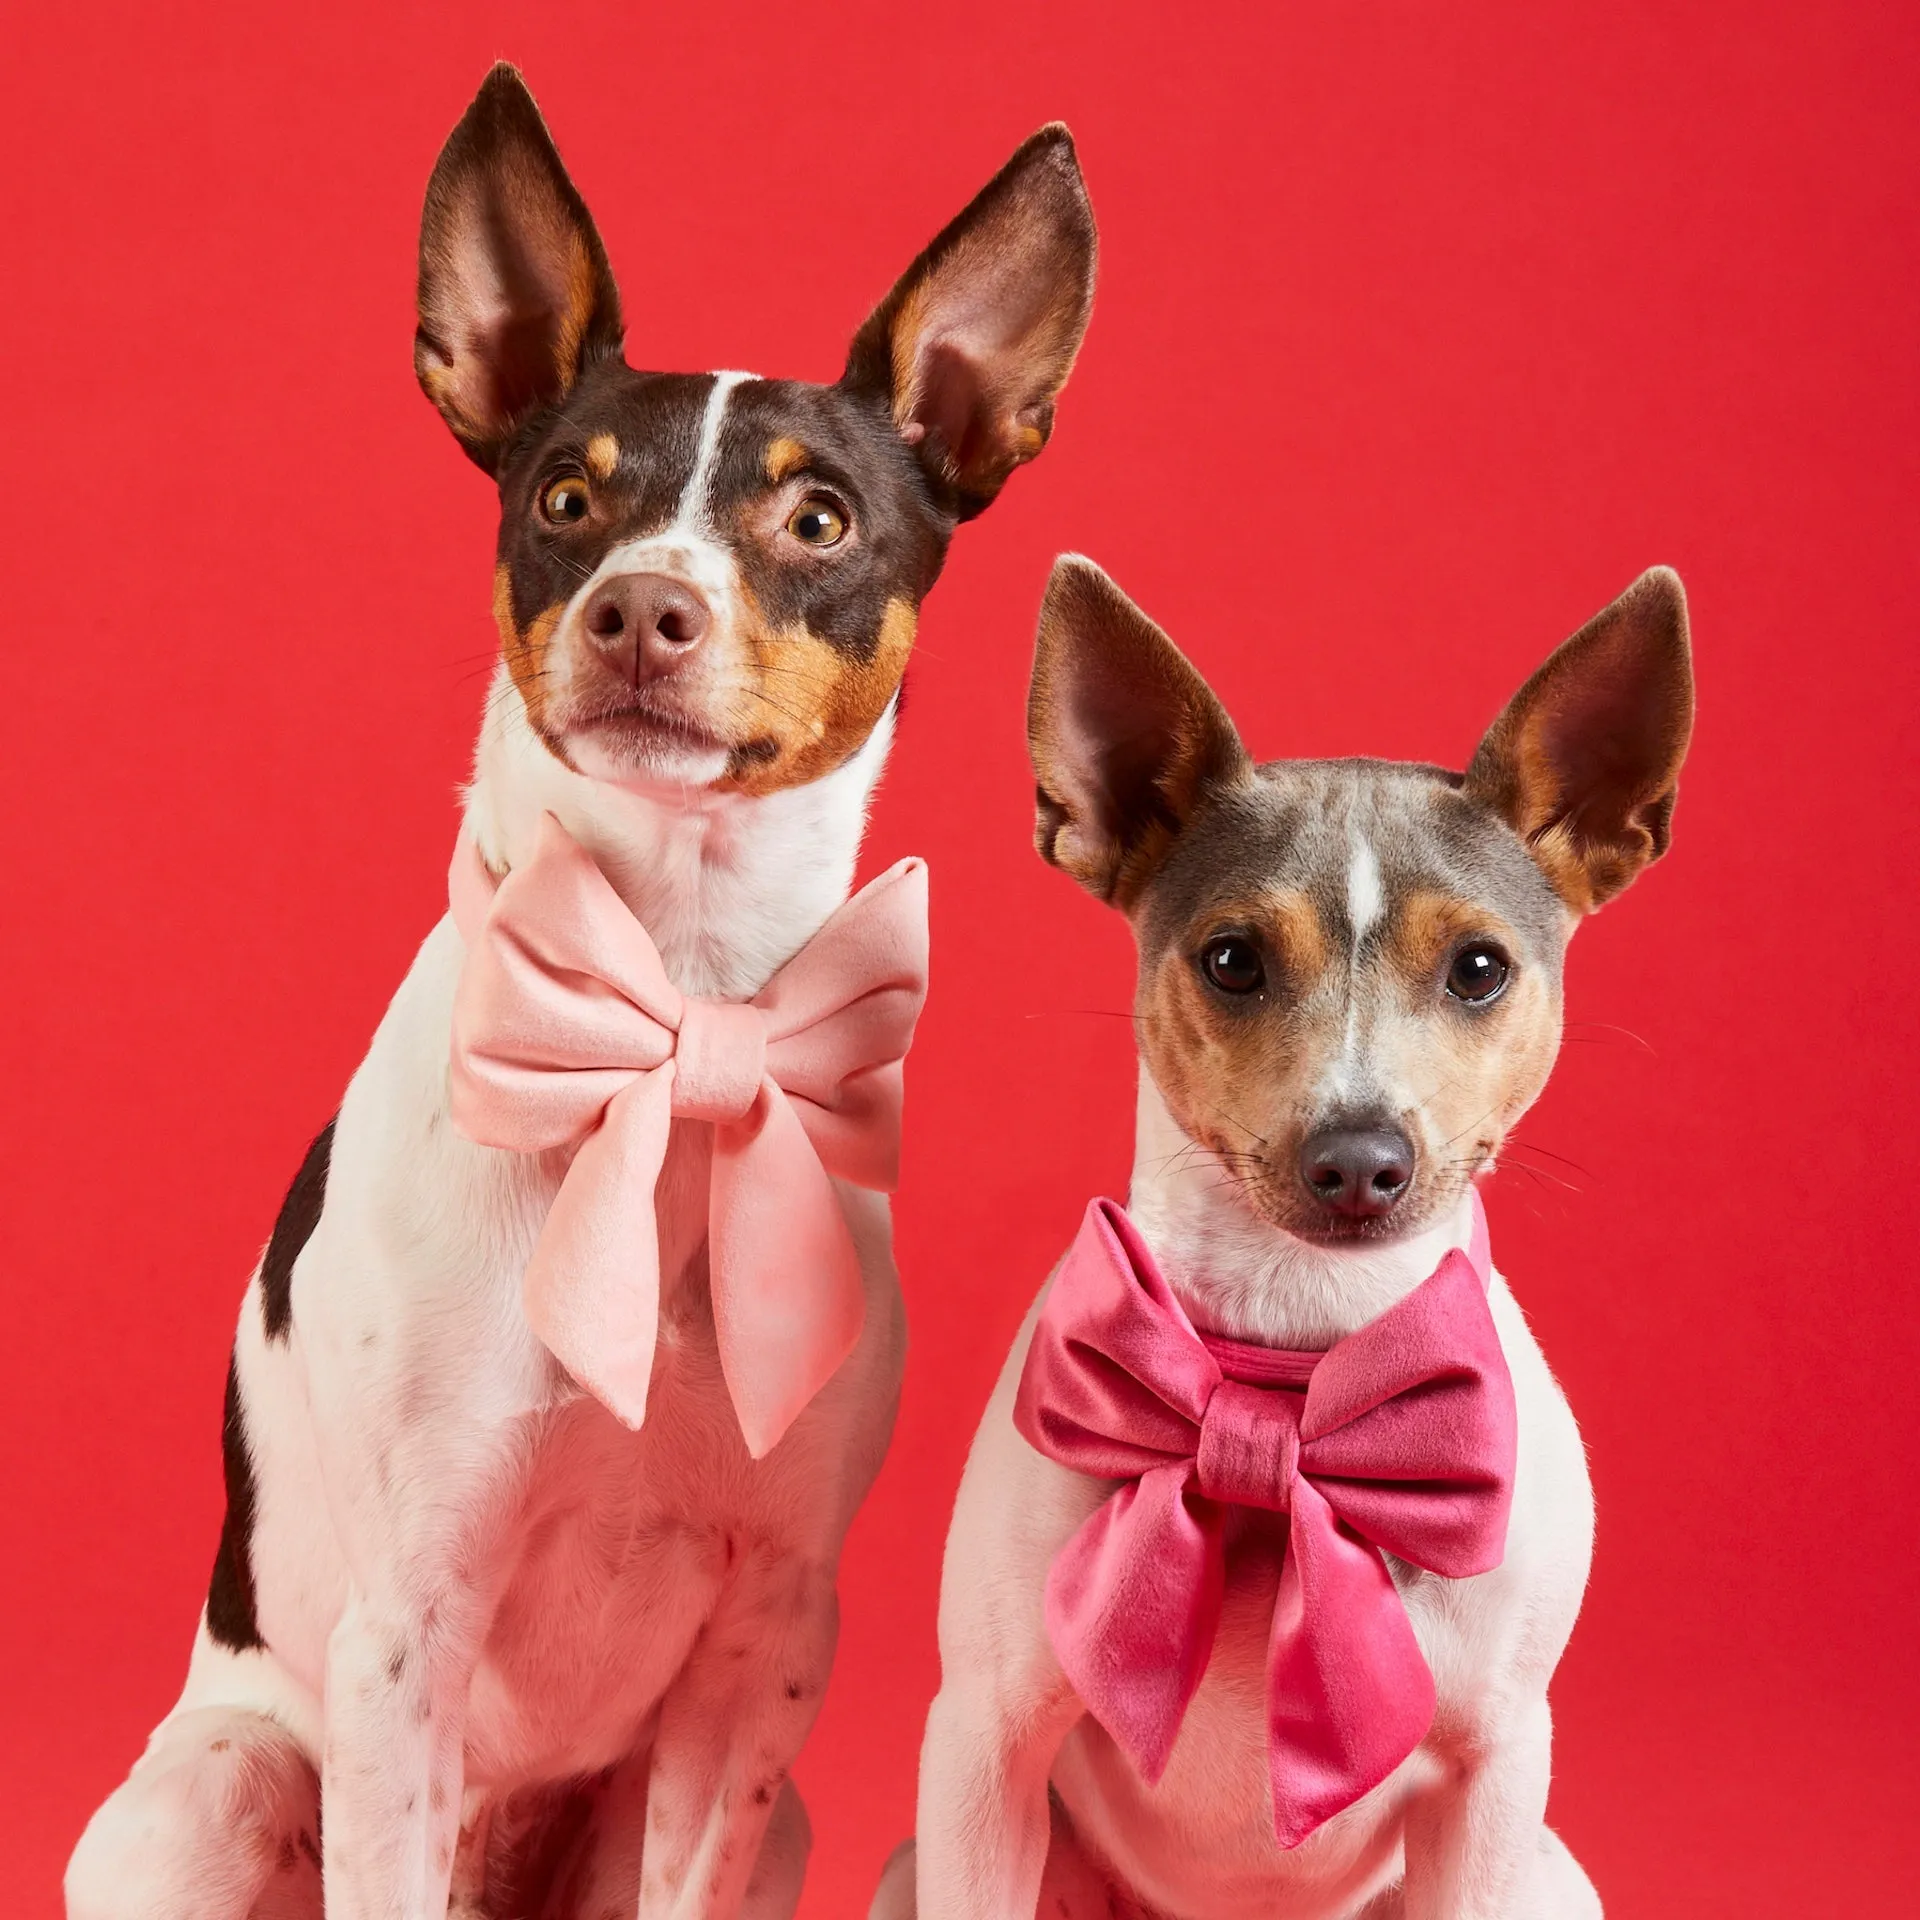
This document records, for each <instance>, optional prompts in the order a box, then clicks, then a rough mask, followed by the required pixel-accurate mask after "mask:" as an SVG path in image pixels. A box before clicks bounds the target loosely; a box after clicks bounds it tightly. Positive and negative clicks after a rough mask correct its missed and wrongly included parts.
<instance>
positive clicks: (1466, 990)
mask: <svg viewBox="0 0 1920 1920" xmlns="http://www.w3.org/2000/svg"><path fill="white" fill-rule="evenodd" d="M1512 971H1513V968H1512V966H1511V965H1510V964H1509V963H1508V960H1507V956H1506V955H1505V954H1504V953H1502V952H1501V951H1500V949H1499V948H1498V947H1495V946H1489V945H1488V944H1487V943H1486V942H1485V941H1484V940H1476V941H1475V942H1474V944H1473V945H1472V946H1470V947H1462V948H1461V949H1460V951H1459V952H1458V953H1456V954H1455V955H1454V956H1453V965H1452V966H1450V967H1449V968H1448V969H1447V991H1448V992H1449V993H1450V994H1452V995H1453V997H1454V998H1455V999H1456V1000H1465V1001H1467V1002H1469V1003H1470V1004H1472V1005H1475V1006H1482V1005H1484V1004H1485V1003H1486V1002H1487V1001H1489V1000H1492V999H1494V998H1495V997H1496V996H1497V995H1498V994H1499V993H1500V991H1501V989H1502V988H1503V987H1505V985H1506V984H1507V976H1508V975H1509V974H1510V973H1512Z"/></svg>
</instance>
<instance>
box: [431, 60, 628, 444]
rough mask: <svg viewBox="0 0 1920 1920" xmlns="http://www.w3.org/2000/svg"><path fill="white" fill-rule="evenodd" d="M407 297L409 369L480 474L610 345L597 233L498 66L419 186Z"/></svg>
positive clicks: (549, 144)
mask: <svg viewBox="0 0 1920 1920" xmlns="http://www.w3.org/2000/svg"><path fill="white" fill-rule="evenodd" d="M419 304H420V327H419V331H418V332H417V333H416V334H415V336H414V344H413V367H414V371H415V373H417V374H418V375H419V377H420V384H421V386H422V387H424V388H425V389H426V393H427V398H428V399H429V400H431V401H432V402H433V404H434V405H435V406H436V407H438V408H439V409H440V411H441V413H442V414H444V415H445V416H446V421H447V425H448V426H450V427H451V428H452V429H453V431H454V434H455V436H456V437H457V438H458V440H459V442H460V444H461V445H462V446H463V447H465V448H466V450H467V452H468V453H469V454H471V455H472V456H473V458H474V459H475V460H476V461H478V462H479V464H480V465H481V466H483V467H485V468H486V469H487V471H488V472H489V473H492V472H496V471H497V470H498V467H499V461H500V455H501V453H502V451H503V450H504V448H505V446H506V444H507V442H508V441H509V440H510V439H511V438H512V437H513V433H514V430H515V429H516V428H517V427H518V426H519V425H520V424H521V422H522V421H524V420H525V419H526V418H527V417H528V416H529V415H530V414H532V413H534V412H535V411H537V410H538V409H539V408H541V407H545V406H551V405H552V404H553V403H554V402H555V401H556V400H558V399H559V398H560V397H561V396H562V395H563V394H564V393H565V392H566V391H567V390H568V388H570V387H571V386H572V385H573V383H574V381H575V380H577V379H578V378H579V376H580V372H581V369H582V368H583V367H584V366H585V365H586V364H587V363H588V362H589V361H590V360H591V359H594V358H597V357H598V356H600V355H602V354H609V353H617V352H619V350H620V340H621V321H620V292H619V289H618V288H617V287H616V286H615V285H614V283H613V275H612V274H611V273H610V272H609V271H608V269H607V256H606V252H605V250H604V249H603V248H602V247H601V245H600V236H599V235H598V234H597V233H596V232H595V231H594V227H593V221H592V218H591V217H590V216H589V214H588V212H587V208H586V203H585V202H584V201H583V200H582V199H581V198H580V196H579V194H578V193H577V192H575V190H574V185H573V182H572V181H571V180H569V179H568V178H567V172H566V169H565V168H564V167H563V166H562V165H561V164H560V156H559V154H558V153H557V152H556V151H555V150H554V145H553V141H552V139H551V138H550V137H549V135H548V133H547V129H546V123H545V122H544V121H543V120H542V119H541V118H540V109H539V108H538V107H536V106H535V105H534V103H533V95H532V94H530V93H529V92H528V91H527V87H526V82H525V81H524V80H522V79H521V78H520V75H519V74H518V73H517V72H516V71H515V70H514V69H513V68H512V67H510V66H508V65H507V64H506V63H505V62H504V61H503V62H501V64H500V65H498V66H496V67H495V68H494V69H493V71H492V72H491V73H490V74H488V75H487V77H486V80H485V81H484V83H483V84H482V85H481V88H480V91H479V93H477V94H476V95H475V96H474V101H473V105H472V106H470V107H469V108H468V109H467V110H466V113H465V114H464V115H463V116H462V117H461V120H460V124H459V125H458V126H457V127H455V128H454V130H453V132H452V133H451V134H450V135H449V136H448V138H447V144H446V145H445V146H444V147H443V148H442V149H441V151H440V159H439V161H438V163H437V164H436V165H435V167H434V169H433V178H432V179H431V180H430V181H428V183H427V205H426V211H425V213H424V215H423V216H422V218H421V223H420V293H419Z"/></svg>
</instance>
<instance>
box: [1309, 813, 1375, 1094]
mask: <svg viewBox="0 0 1920 1920" xmlns="http://www.w3.org/2000/svg"><path fill="white" fill-rule="evenodd" d="M1386 910H1387V893H1386V887H1385V885H1384V883H1383V882H1382V880H1381V878H1380V861H1379V857H1378V856H1377V855H1376V854H1375V853H1374V850H1373V846H1372V843H1371V842H1370V841H1369V840H1368V839H1367V837H1366V835H1365V834H1364V833H1362V832H1361V831H1360V829H1359V828H1358V827H1357V826H1355V827H1350V828H1349V829H1348V832H1347V925H1348V926H1349V927H1351V928H1352V930H1353V960H1352V966H1351V968H1350V970H1349V973H1348V979H1347V1023H1346V1032H1345V1033H1344V1034H1343V1035H1342V1036H1341V1041H1340V1051H1339V1053H1337V1054H1336V1055H1335V1056H1334V1058H1333V1059H1332V1060H1331V1061H1330V1062H1329V1063H1328V1066H1327V1071H1326V1073H1325V1075H1324V1076H1323V1077H1322V1079H1321V1083H1320V1091H1321V1094H1322V1097H1323V1098H1326V1099H1332V1100H1341V1099H1350V1098H1352V1097H1354V1096H1355V1095H1356V1093H1357V1092H1358V1090H1359V1089H1360V1088H1361V1086H1362V1084H1363V1083H1364V1081H1365V1079H1366V1075H1365V1074H1364V1073H1363V1072H1362V1070H1361V1069H1362V1065H1363V1060H1362V1055H1363V1053H1364V1051H1365V1036H1363V1035H1362V1033H1361V1031H1360V948H1361V944H1362V943H1363V942H1364V941H1365V939H1366V937H1367V935H1368V934H1369V933H1371V932H1372V931H1373V929H1374V928H1375V927H1376V926H1378V925H1379V923H1380V917H1381V915H1382V914H1384V913H1385V912H1386Z"/></svg>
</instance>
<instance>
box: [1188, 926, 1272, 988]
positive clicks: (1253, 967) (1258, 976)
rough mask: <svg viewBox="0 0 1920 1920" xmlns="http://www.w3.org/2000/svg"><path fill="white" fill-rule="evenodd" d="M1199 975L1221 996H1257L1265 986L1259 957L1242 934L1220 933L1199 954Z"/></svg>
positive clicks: (1252, 945)
mask: <svg viewBox="0 0 1920 1920" xmlns="http://www.w3.org/2000/svg"><path fill="white" fill-rule="evenodd" d="M1200 971H1201V972H1202V973H1204V974H1205V975H1206V976H1207V978H1208V979H1209V980H1211V981H1212V982H1213V984H1214V985H1215V986H1216V987H1218V988H1219V989H1220V991H1221V992H1222V993H1258V992H1259V991H1260V989H1261V988H1262V987H1263V986H1265V985H1266V983H1267V970H1266V968H1265V967H1263V966H1262V965H1261V964H1260V954H1259V951H1258V949H1256V948H1255V946H1254V944H1253V942H1252V941H1251V940H1249V939H1247V938H1246V936H1245V935H1244V934H1238V933H1223V934H1221V935H1220V936H1219V937H1218V938H1217V939H1213V940H1209V941H1208V942H1207V944H1206V945H1205V946H1204V947H1202V948H1201V950H1200Z"/></svg>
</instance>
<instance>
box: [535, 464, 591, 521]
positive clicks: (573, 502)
mask: <svg viewBox="0 0 1920 1920" xmlns="http://www.w3.org/2000/svg"><path fill="white" fill-rule="evenodd" d="M592 505H593V500H592V497H591V496H590V495H589V494H588V492H587V483H586V482H585V481H584V480H582V479H581V478H580V477H579V475H577V474H571V473H570V474H568V475H567V477H566V478H565V479H564V480H555V481H553V482H552V483H551V484H550V485H549V486H548V488H547V490H546V492H545V493H543V494H542V495H541V496H540V511H541V513H543V514H544V515H545V516H546V518H547V519H548V520H550V521H552V523H553V524H554V525H555V526H556V527H571V526H574V525H576V524H577V523H578V522H580V521H582V520H584V519H585V518H586V517H587V512H588V510H589V508H591V507H592Z"/></svg>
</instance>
